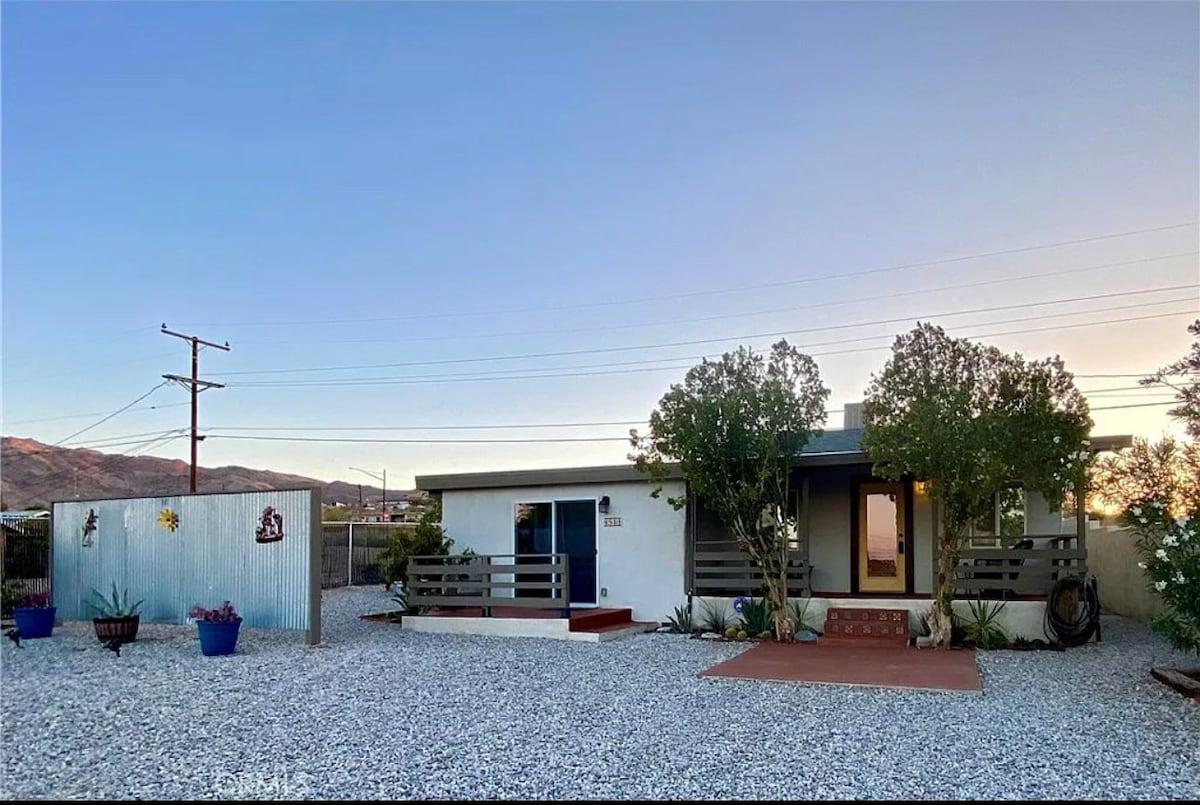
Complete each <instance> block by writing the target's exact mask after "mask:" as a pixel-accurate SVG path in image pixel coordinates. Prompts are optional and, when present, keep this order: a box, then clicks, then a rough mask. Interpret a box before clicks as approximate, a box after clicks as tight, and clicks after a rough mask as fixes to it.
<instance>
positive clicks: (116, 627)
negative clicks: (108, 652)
mask: <svg viewBox="0 0 1200 805" xmlns="http://www.w3.org/2000/svg"><path fill="white" fill-rule="evenodd" d="M85 603H86V604H87V605H88V606H89V607H91V608H92V609H94V610H95V611H96V615H97V616H96V617H95V618H92V626H93V627H94V628H95V629H96V637H97V638H98V639H99V640H100V642H101V643H104V644H105V645H108V644H110V643H113V642H116V643H117V644H118V645H119V644H120V643H132V642H133V641H134V640H136V639H137V633H138V625H139V624H140V623H141V620H142V616H141V615H139V614H138V610H140V609H141V607H142V602H141V601H138V602H136V603H134V604H130V603H129V590H126V591H125V592H124V594H121V593H118V592H117V583H116V582H115V581H114V582H113V586H112V598H106V597H105V596H104V595H103V594H102V593H101V592H100V591H99V590H96V589H93V590H92V599H91V600H90V601H87V602H85Z"/></svg>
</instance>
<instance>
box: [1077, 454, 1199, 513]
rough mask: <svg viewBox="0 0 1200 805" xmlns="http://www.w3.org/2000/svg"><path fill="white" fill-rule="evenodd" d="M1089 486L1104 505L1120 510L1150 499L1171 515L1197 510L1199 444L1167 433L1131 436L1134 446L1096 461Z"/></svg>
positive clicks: (1143, 503)
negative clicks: (1156, 436)
mask: <svg viewBox="0 0 1200 805" xmlns="http://www.w3.org/2000/svg"><path fill="white" fill-rule="evenodd" d="M1092 487H1093V488H1094V489H1095V490H1096V491H1095V495H1096V497H1097V498H1098V499H1099V500H1100V501H1101V502H1102V503H1104V504H1105V506H1106V507H1108V508H1110V510H1116V511H1119V512H1122V513H1125V512H1128V511H1129V510H1130V509H1132V508H1133V507H1134V506H1144V505H1146V504H1148V503H1150V502H1151V501H1158V502H1159V503H1161V504H1163V506H1164V507H1165V508H1166V511H1167V512H1168V513H1169V514H1170V515H1171V516H1173V517H1179V516H1182V515H1183V514H1185V513H1186V512H1189V511H1200V444H1197V443H1196V442H1179V441H1176V440H1175V439H1172V438H1171V437H1169V436H1168V437H1166V438H1163V439H1162V440H1160V441H1158V442H1150V441H1148V440H1146V439H1134V440H1133V446H1131V447H1129V448H1127V449H1125V450H1122V451H1121V452H1119V453H1111V454H1108V455H1104V456H1102V457H1100V459H1098V460H1097V461H1096V464H1095V466H1094V467H1093V470H1092Z"/></svg>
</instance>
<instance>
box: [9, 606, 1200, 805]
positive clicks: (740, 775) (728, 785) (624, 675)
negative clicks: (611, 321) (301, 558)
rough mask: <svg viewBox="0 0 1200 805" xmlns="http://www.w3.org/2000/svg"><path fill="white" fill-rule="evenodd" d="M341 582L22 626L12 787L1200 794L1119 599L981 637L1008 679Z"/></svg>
mask: <svg viewBox="0 0 1200 805" xmlns="http://www.w3.org/2000/svg"><path fill="white" fill-rule="evenodd" d="M386 604H387V599H386V597H385V596H384V595H383V593H382V592H381V591H379V590H377V589H370V590H366V589H357V590H344V591H336V592H332V593H326V596H325V602H324V619H325V636H326V640H327V642H328V645H327V647H325V648H317V649H305V648H303V647H302V645H301V640H300V636H299V635H296V634H286V633H284V634H281V633H269V632H262V631H255V630H245V631H244V632H243V634H242V638H241V641H240V643H239V653H238V654H237V655H236V656H233V657H224V658H209V657H202V656H200V652H199V646H198V643H197V640H196V638H195V634H194V631H193V629H192V628H187V627H173V626H143V627H142V632H141V635H140V636H139V639H138V642H137V643H136V644H134V645H132V646H128V647H127V648H126V649H125V650H124V651H123V654H122V656H121V657H115V656H113V655H112V654H111V653H109V652H107V651H105V650H104V649H102V648H101V647H100V646H99V644H98V643H97V642H96V640H95V638H94V637H93V636H92V634H91V627H90V624H84V623H71V624H67V625H65V626H63V627H60V628H58V629H56V630H55V636H54V637H53V638H52V639H50V640H38V641H29V642H27V644H26V645H27V646H28V647H27V648H26V649H25V650H17V649H15V648H14V647H12V646H11V645H8V644H7V641H4V643H5V645H4V646H2V647H0V661H2V662H3V667H2V671H3V680H2V683H3V688H2V690H3V704H2V710H0V713H2V715H3V724H2V727H3V740H2V743H0V747H2V752H3V758H2V761H3V762H2V774H3V777H2V782H0V793H2V794H3V796H5V797H6V798H16V797H33V798H51V797H61V798H83V797H86V798H132V797H142V798H227V799H233V798H251V799H254V798H260V799H268V798H389V799H403V798H540V799H546V798H608V797H611V798H622V799H628V798H659V799H660V798H672V799H679V798H703V799H714V798H773V799H778V798H788V799H821V798H917V799H933V798H937V799H950V798H960V797H961V798H967V799H977V798H1055V799H1057V798H1062V799H1074V798H1173V799H1195V798H1197V797H1200V707H1197V706H1196V705H1195V704H1193V703H1191V702H1188V701H1185V700H1183V699H1182V698H1181V697H1179V696H1178V695H1177V694H1175V693H1174V692H1173V691H1171V690H1169V689H1167V688H1164V687H1163V686H1161V685H1160V684H1159V683H1157V682H1155V681H1154V680H1152V679H1151V678H1150V675H1149V668H1150V666H1151V665H1156V664H1176V665H1180V664H1183V665H1186V664H1187V662H1186V660H1185V659H1184V658H1181V657H1177V656H1174V655H1172V654H1171V652H1170V651H1169V650H1168V649H1167V648H1166V647H1165V646H1164V644H1163V643H1162V642H1161V641H1160V640H1158V638H1156V637H1154V636H1152V635H1150V634H1149V633H1148V631H1147V630H1146V629H1145V628H1144V627H1142V626H1139V625H1137V624H1134V623H1131V622H1128V621H1125V620H1122V619H1118V618H1114V619H1108V620H1106V621H1105V642H1104V643H1103V644H1100V645H1090V646H1087V647H1083V648H1079V649H1074V650H1072V651H1070V652H1067V653H1063V654H1059V653H1052V652H1038V653H1028V654H1025V653H1017V652H1007V651H1006V652H997V653H992V654H984V655H981V659H980V663H981V666H982V669H983V673H984V687H985V693H984V695H982V696H980V695H978V694H945V693H929V692H919V691H896V690H874V689H864V688H841V687H829V686H807V685H788V684H779V683H769V682H743V681H731V680H716V679H703V680H701V679H698V678H696V676H695V674H696V673H697V672H698V671H700V670H702V669H704V668H706V667H708V666H709V665H712V664H714V663H716V662H718V661H720V660H723V659H726V658H728V657H731V656H733V655H734V654H736V653H737V652H738V651H739V650H740V649H739V647H738V646H736V645H731V644H720V643H708V642H704V641H697V640H688V639H687V638H682V637H679V636H675V635H642V636H639V637H633V638H627V639H623V640H618V641H615V642H611V643H601V644H581V643H567V642H559V641H551V640H534V639H503V638H485V637H450V636H441V635H418V634H407V633H403V632H401V631H400V630H399V629H398V628H397V627H395V626H393V625H390V624H383V623H369V622H363V621H359V620H357V618H356V617H355V616H356V615H358V614H361V613H364V612H368V611H377V610H379V609H381V608H386Z"/></svg>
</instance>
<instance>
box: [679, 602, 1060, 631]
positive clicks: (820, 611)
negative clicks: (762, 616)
mask: <svg viewBox="0 0 1200 805" xmlns="http://www.w3.org/2000/svg"><path fill="white" fill-rule="evenodd" d="M793 600H797V601H801V602H805V601H806V602H807V604H805V606H806V609H805V613H804V617H805V621H806V623H807V624H808V625H809V626H810V627H812V628H814V629H816V630H817V631H819V632H820V631H824V629H825V614H826V612H827V611H828V610H829V609H830V608H831V607H842V608H852V609H905V610H908V613H909V618H908V625H909V630H910V632H911V633H912V634H913V635H918V634H923V629H924V627H923V626H922V624H921V617H922V616H923V615H926V614H927V613H928V612H929V610H930V608H931V607H932V606H933V601H932V600H931V599H914V598H883V597H878V598H877V597H870V598H822V597H821V596H813V597H812V598H795V599H793ZM733 601H734V599H732V598H713V597H709V598H699V597H697V598H695V599H693V601H692V622H693V623H694V624H695V625H696V627H697V628H699V627H700V626H701V624H702V621H703V616H704V607H705V604H706V603H711V604H712V605H716V606H723V607H724V608H725V612H726V613H727V615H728V617H729V623H730V625H731V626H736V625H737V624H738V622H739V616H738V615H737V614H736V613H735V612H734V611H733ZM953 606H954V613H955V614H956V615H958V616H959V617H960V618H962V619H963V620H964V621H969V620H971V610H970V606H969V604H968V603H967V602H966V601H955V602H954V604H953ZM1045 613H1046V603H1045V602H1044V601H1009V602H1007V603H1006V604H1005V605H1004V609H1002V610H1001V611H1000V614H999V616H998V617H997V618H996V623H997V624H998V625H999V626H1000V628H1001V629H1003V630H1004V633H1005V634H1006V635H1007V636H1008V639H1009V640H1016V639H1017V638H1018V637H1023V638H1025V639H1026V640H1035V639H1036V640H1046V639H1048V638H1047V636H1046V630H1045V625H1044V620H1045Z"/></svg>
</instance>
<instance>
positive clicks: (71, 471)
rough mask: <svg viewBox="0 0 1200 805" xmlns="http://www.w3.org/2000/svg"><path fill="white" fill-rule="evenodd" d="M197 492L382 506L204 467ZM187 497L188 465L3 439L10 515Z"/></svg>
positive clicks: (257, 474)
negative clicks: (84, 502) (301, 492)
mask: <svg viewBox="0 0 1200 805" xmlns="http://www.w3.org/2000/svg"><path fill="white" fill-rule="evenodd" d="M197 486H198V487H199V491H201V492H221V491H230V492H233V491H242V490H267V489H280V488H284V487H296V486H319V487H321V494H322V501H323V502H324V503H325V504H326V505H328V504H333V503H344V504H347V505H353V504H357V503H358V502H359V491H360V489H361V494H362V499H363V500H365V501H367V502H378V501H379V499H380V496H381V493H382V490H381V489H379V488H378V487H368V486H362V487H360V486H359V485H358V484H352V483H346V482H344V481H334V482H332V483H329V482H326V481H319V480H317V479H315V478H306V477H305V476H303V475H291V474H289V473H283V472H272V471H270V470H255V469H249V468H247V467H201V468H200V472H199V482H198V484H197ZM187 491H188V464H187V462H186V461H179V460H176V459H169V458H158V457H155V456H126V455H121V454H113V453H101V452H99V451H96V450H85V449H78V448H67V447H54V446H52V445H48V444H43V443H41V442H38V441H35V440H33V439H21V438H16V437H12V436H5V437H3V439H0V497H2V498H3V502H4V505H5V506H7V507H8V508H9V509H27V508H45V507H47V505H48V504H49V503H50V502H51V501H55V500H69V499H71V498H84V499H95V498H115V497H140V496H151V495H155V496H156V495H179V494H186V493H187ZM406 495H407V492H405V491H404V490H392V489H389V490H388V499H389V500H401V499H403V498H404V497H405V496H406Z"/></svg>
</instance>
